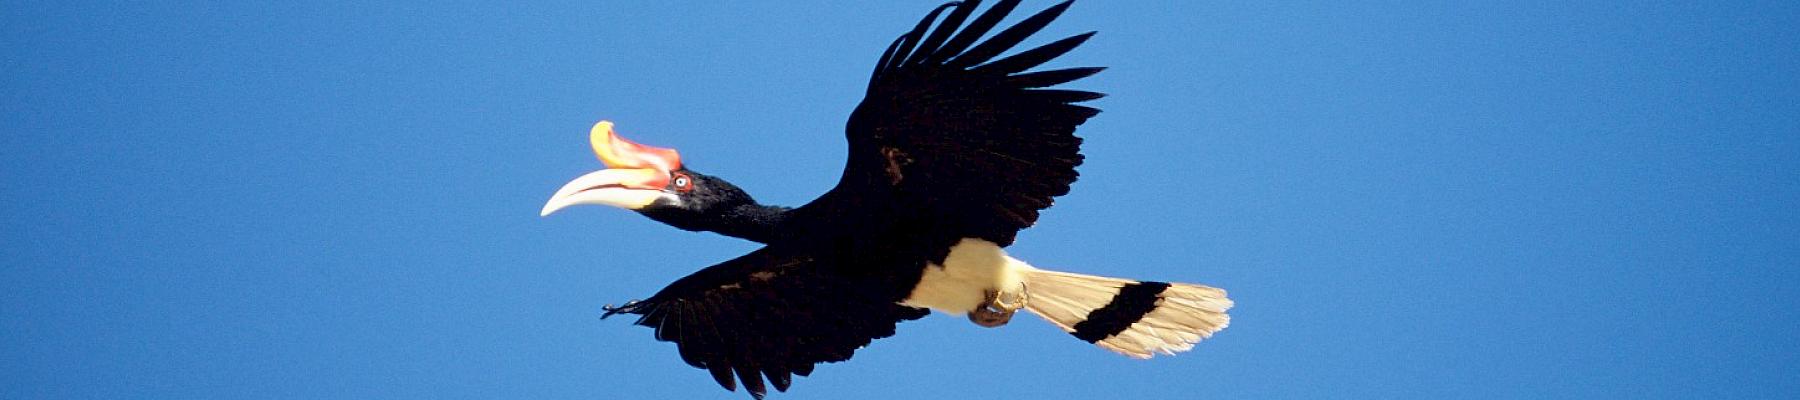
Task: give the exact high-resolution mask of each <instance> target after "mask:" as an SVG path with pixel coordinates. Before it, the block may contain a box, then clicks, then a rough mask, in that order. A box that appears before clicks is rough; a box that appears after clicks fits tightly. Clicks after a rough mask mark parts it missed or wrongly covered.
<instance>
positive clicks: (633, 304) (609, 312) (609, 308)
mask: <svg viewBox="0 0 1800 400" xmlns="http://www.w3.org/2000/svg"><path fill="white" fill-rule="evenodd" d="M638 302H639V301H638V300H631V301H627V302H625V304H624V305H621V306H617V307H615V306H613V305H611V304H607V305H604V306H600V310H601V311H606V313H605V314H600V319H606V317H611V316H613V314H624V313H628V312H631V310H634V309H637V305H638Z"/></svg>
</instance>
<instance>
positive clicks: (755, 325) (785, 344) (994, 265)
mask: <svg viewBox="0 0 1800 400" xmlns="http://www.w3.org/2000/svg"><path fill="white" fill-rule="evenodd" d="M1071 1H1072V0H1071ZM1071 1H1065V2H1062V3H1060V4H1057V5H1055V6H1052V7H1050V8H1048V9H1045V10H1044V11H1041V12H1038V13H1037V14H1035V15H1032V16H1030V17H1028V18H1026V19H1024V20H1022V21H1020V22H1018V23H1017V24H1016V25H1013V26H1012V27H1009V28H1006V29H1004V30H1001V31H1000V32H999V33H996V34H994V35H993V36H992V37H990V38H988V39H986V40H979V39H980V38H981V37H982V36H984V35H986V34H987V33H988V31H989V30H991V29H992V28H994V27H995V26H996V25H997V24H998V23H999V22H1000V21H1001V20H1002V19H1003V18H1004V17H1005V16H1006V15H1007V14H1008V13H1009V12H1011V11H1012V10H1013V9H1014V8H1015V7H1016V6H1018V4H1019V1H1018V0H1002V1H999V2H998V4H995V5H994V6H992V7H989V8H988V9H987V10H986V11H984V12H982V13H981V14H980V15H975V10H976V8H977V6H978V4H977V3H979V1H976V0H968V1H962V2H953V3H949V4H944V5H942V6H939V7H938V8H936V9H934V10H932V11H931V12H930V13H929V14H928V15H926V17H925V18H924V19H923V20H922V21H920V22H919V23H918V25H917V26H915V27H914V28H913V29H912V30H911V31H908V32H906V33H905V34H903V35H901V36H900V37H899V38H898V39H896V40H895V41H894V42H893V43H892V44H891V45H889V46H888V49H887V51H886V52H884V53H883V54H882V56H881V58H880V60H879V61H878V62H877V63H876V66H875V71H874V74H873V76H872V77H871V79H870V81H869V86H868V89H867V92H866V93H865V98H864V99H863V101H862V103H861V104H859V105H858V106H857V107H856V109H855V111H853V112H852V113H851V115H850V121H849V123H848V125H847V127H846V132H845V136H846V138H847V139H848V141H849V146H850V147H849V160H848V161H847V163H846V165H845V167H844V172H843V175H842V177H841V178H840V180H839V181H838V183H837V186H836V187H833V188H832V189H831V190H830V191H828V192H826V193H825V194H824V195H822V196H820V197H819V198H817V199H815V200H813V201H812V202H810V203H807V204H805V205H802V206H800V207H798V208H788V207H780V206H772V205H764V204H760V203H758V202H756V201H755V200H754V199H752V198H751V196H750V195H749V194H748V193H746V192H745V191H744V190H742V189H739V188H738V187H737V186H734V185H732V184H731V183H729V182H726V181H725V180H724V179H720V178H718V177H715V176H710V175H706V174H702V173H699V172H696V171H694V170H693V169H690V168H688V167H687V166H686V165H684V164H683V163H682V160H681V157H680V155H679V153H677V152H676V151H675V150H673V149H665V148H658V147H652V146H646V145H642V144H638V143H634V142H631V141H628V140H625V139H624V138H621V137H619V136H618V134H616V133H615V132H614V129H613V124H612V123H611V122H607V121H602V122H600V123H598V124H595V125H594V127H593V129H592V130H591V132H590V141H591V144H592V146H593V150H594V153H595V154H596V155H597V156H599V158H600V161H601V162H602V163H603V164H605V165H606V167H607V169H602V170H600V171H596V172H593V173H589V174H587V175H583V176H581V177H578V178H575V180H573V181H571V182H569V183H568V184H567V185H565V186H563V187H562V188H561V189H560V190H558V191H557V192H556V194H555V195H554V196H552V197H551V199H550V201H549V202H548V203H547V204H545V205H544V208H543V210H542V212H541V214H542V215H546V216H547V215H549V214H550V213H553V212H556V211H557V210H561V209H563V208H566V207H569V206H573V205H578V204H602V205H609V206H615V207H620V208H625V209H629V210H634V211H636V212H638V213H640V214H642V215H644V216H646V217H649V218H651V219H653V220H656V221H660V222H663V223H665V224H668V225H671V226H674V227H677V228H681V229H685V230H690V231H711V232H716V233H719V234H724V235H728V236H733V237H738V238H743V239H747V240H751V241H755V242H759V243H764V244H766V246H765V247H762V248H761V249H758V250H756V251H753V252H751V253H749V254H746V255H744V256H741V257H738V258H736V259H733V260H730V261H725V262H723V263H720V264H718V265H714V266H711V267H707V268H705V269H702V270H700V271H699V272H695V273H694V274H692V275H689V276H687V277H684V278H681V279H679V280H677V281H675V282H674V283H672V284H670V285H669V286H668V287H666V288H664V289H662V290H661V291H659V292H657V293H656V294H655V295H653V296H650V297H649V298H647V299H643V300H641V301H633V302H629V303H626V304H624V305H622V306H619V307H611V306H609V307H607V309H606V314H605V315H607V316H610V315H615V314H637V315H639V316H640V317H639V318H638V320H637V322H636V323H637V324H639V325H643V326H647V327H651V328H655V330H656V333H655V335H656V339H657V340H661V341H668V342H674V343H675V344H676V348H677V350H678V351H679V353H680V355H681V359H682V360H683V361H685V362H687V363H688V364H689V365H692V366H694V367H697V368H701V369H705V370H707V371H709V372H711V374H712V376H713V378H714V379H715V380H717V381H718V383H719V385H721V386H723V387H725V388H726V389H727V390H732V391H735V390H737V389H736V387H737V385H738V383H739V382H741V383H742V384H743V386H744V387H745V389H746V390H747V391H748V392H749V393H750V394H751V395H752V396H754V397H756V398H761V397H762V396H763V395H764V394H765V393H766V391H767V389H766V386H765V379H766V380H767V384H768V385H772V386H774V387H775V389H776V390H779V391H786V390H787V389H788V387H789V385H790V384H791V383H792V375H801V376H806V375H808V374H810V373H811V372H812V370H813V366H814V364H817V363H821V362H837V361H844V360H847V359H849V358H850V356H851V354H852V353H853V352H854V351H855V350H856V349H858V348H861V347H863V346H865V345H868V344H869V343H870V341H871V340H873V339H878V338H883V337H887V336H891V335H893V334H894V327H895V324H897V323H898V322H900V321H905V320H913V319H918V318H921V317H924V316H925V315H926V314H928V311H927V309H935V310H938V311H941V312H945V313H949V314H966V315H967V316H968V318H969V319H970V320H971V321H973V322H975V323H976V324H979V325H981V326H986V327H998V326H1001V325H1005V324H1006V323H1007V322H1009V321H1010V320H1011V318H1012V315H1013V313H1014V312H1015V311H1017V310H1020V309H1024V310H1027V311H1030V312H1031V313H1033V314H1036V315H1038V316H1040V317H1043V318H1044V319H1045V320H1046V321H1049V322H1050V323H1051V324H1052V325H1055V326H1056V327H1058V328H1061V329H1062V330H1064V331H1066V332H1069V333H1071V334H1073V335H1074V336H1075V337H1076V338H1079V339H1081V340H1084V341H1087V342H1089V343H1093V344H1096V345H1099V346H1100V347H1102V348H1105V349H1107V350H1112V351H1115V352H1118V353H1122V354H1125V355H1128V356H1132V357H1136V358H1149V357H1150V356H1151V355H1153V354H1155V353H1164V354H1173V353H1175V352H1180V351H1185V350H1188V349H1191V348H1192V347H1193V345H1194V343H1196V342H1199V341H1200V340H1201V339H1204V338H1207V337H1210V336H1212V334H1213V333H1214V332H1217V331H1218V330H1220V329H1223V328H1225V326H1226V324H1227V323H1228V322H1229V320H1230V319H1229V317H1228V316H1227V315H1226V313H1225V312H1226V310H1227V309H1229V308H1231V305H1232V302H1231V300H1229V299H1227V298H1226V297H1225V291H1223V290H1219V289H1215V288H1211V287H1206V286H1200V285H1191V284H1182V283H1166V282H1153V281H1136V280H1129V279H1118V278H1107V277H1098V276H1089V275H1082V274H1073V273H1067V272H1055V271H1050V270H1044V269H1038V268H1035V267H1033V266H1031V265H1029V264H1026V263H1025V262H1023V261H1020V260H1018V259H1016V258H1013V257H1011V256H1008V255H1007V253H1006V252H1005V251H1004V250H1002V248H1004V247H1006V246H1008V245H1011V244H1012V243H1013V238H1014V235H1015V234H1017V233H1018V231H1019V230H1020V229H1024V228H1026V227H1028V226H1031V225H1032V224H1033V223H1034V222H1035V221H1036V220H1037V218H1038V211H1039V210H1042V209H1044V208H1046V207H1049V206H1050V204H1051V200H1052V199H1053V198H1055V197H1057V196H1061V195H1063V194H1066V193H1068V191H1069V185H1070V184H1071V183H1073V182H1074V181H1075V178H1076V172H1075V167H1076V166H1077V165H1080V164H1081V162H1082V155H1081V153H1080V144H1081V139H1080V138H1078V137H1076V136H1075V135H1074V132H1075V127H1076V126H1077V125H1080V124H1082V123H1083V122H1085V121H1086V120H1087V119H1088V118H1090V117H1093V116H1094V115H1095V114H1098V113H1099V111H1098V110H1096V109H1094V108H1091V107H1087V106H1083V105H1080V104H1078V103H1082V102H1085V101H1088V100H1093V99H1097V98H1100V97H1101V96H1102V95H1101V94H1099V93H1093V92H1087V91H1078V90H1067V89H1055V88H1053V87H1056V86H1058V85H1061V84H1064V83H1068V82H1071V81H1075V80H1077V79H1081V78H1085V77H1088V76H1090V75H1093V74H1095V73H1097V72H1099V71H1100V70H1101V68H1067V69H1056V70H1046V71H1036V72H1026V71H1027V70H1028V69H1032V68H1033V67H1036V66H1038V65H1040V64H1043V63H1044V62H1047V61H1049V60H1051V59H1054V58H1056V57H1058V56H1060V55H1062V54H1064V53H1066V52H1068V51H1069V50H1071V49H1074V48H1075V47H1076V46H1078V45H1080V44H1082V43H1083V42H1084V41H1086V40H1087V39H1088V38H1089V37H1090V36H1092V35H1093V32H1088V33H1084V34H1080V35H1075V36H1072V37H1068V38H1064V39H1061V40H1056V41H1053V42H1050V43H1048V44H1045V45H1043V46H1039V47H1036V48H1032V49H1029V50H1025V51H1021V52H1018V53H1016V54H1013V55H1010V56H1007V57H1004V58H999V59H995V57H996V56H999V55H1000V54H1001V53H1003V52H1006V51H1007V50H1008V49H1010V48H1012V47H1013V46H1014V45H1017V44H1019V42H1021V41H1022V40H1024V39H1026V38H1027V37H1028V36H1031V35H1032V34H1034V33H1036V32H1037V31H1038V30H1040V29H1042V28H1043V27H1044V26H1045V25H1047V24H1049V23H1050V21H1051V20H1054V19H1055V18H1056V17H1057V16H1059V15H1061V14H1062V13H1063V11H1064V10H1066V9H1067V8H1068V7H1069V5H1070V2H1071ZM946 11H947V12H948V13H945V12H946ZM940 15H942V16H943V19H942V20H939V19H938V17H939V16H940ZM971 16H973V19H970V17H971ZM933 22H937V23H936V24H935V25H934V24H933ZM965 22H967V24H966V25H965V24H964V23H965ZM959 27H960V28H961V29H960V30H958V28H959ZM978 41H979V43H978Z"/></svg>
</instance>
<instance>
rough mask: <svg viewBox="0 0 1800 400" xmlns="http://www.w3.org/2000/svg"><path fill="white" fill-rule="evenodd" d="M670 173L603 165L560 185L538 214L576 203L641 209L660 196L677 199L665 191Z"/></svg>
mask: <svg viewBox="0 0 1800 400" xmlns="http://www.w3.org/2000/svg"><path fill="white" fill-rule="evenodd" d="M668 182H669V174H667V173H664V172H662V171H657V170H654V169H603V170H599V171H594V172H590V173H588V174H587V175H582V176H581V177H579V178H575V180H572V181H569V183H568V184H566V185H563V187H562V189H557V190H556V194H555V195H552V196H550V202H548V203H544V209H543V211H540V212H539V213H538V216H548V215H550V213H553V212H556V211H557V210H561V209H564V208H568V207H569V206H573V205H577V204H600V205H608V206H613V207H618V208H623V209H627V210H638V209H641V208H644V207H648V206H650V205H651V204H654V203H656V201H657V200H659V199H665V198H666V199H668V200H670V201H676V200H678V199H677V198H676V197H675V194H674V193H669V192H665V191H663V188H664V187H666V186H668Z"/></svg>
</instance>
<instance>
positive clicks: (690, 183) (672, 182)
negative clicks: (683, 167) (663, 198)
mask: <svg viewBox="0 0 1800 400" xmlns="http://www.w3.org/2000/svg"><path fill="white" fill-rule="evenodd" d="M669 186H670V187H674V188H675V191H678V192H682V193H687V192H688V191H690V190H694V178H693V177H691V176H688V174H684V173H680V172H676V173H675V176H674V177H673V178H670V179H669Z"/></svg>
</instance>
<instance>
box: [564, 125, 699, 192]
mask: <svg viewBox="0 0 1800 400" xmlns="http://www.w3.org/2000/svg"><path fill="white" fill-rule="evenodd" d="M588 141H589V142H590V143H591V144H592V145H593V146H594V155H595V156H597V157H599V158H600V162H601V163H603V164H606V166H607V169H603V170H599V171H594V172H591V173H588V174H587V175H582V176H581V177H578V178H575V180H572V181H569V183H567V184H564V185H563V187H562V188H561V189H557V190H556V194H555V195H552V196H550V201H549V202H548V203H544V209H543V210H542V211H539V213H538V215H539V216H548V215H550V213H554V212H556V211H557V210H561V209H564V208H568V207H569V206H573V205H577V204H600V205H608V206H613V207H619V208H623V209H627V210H639V209H643V208H644V207H648V206H650V205H651V204H655V203H656V202H657V201H658V200H666V201H668V202H679V201H680V200H681V199H680V198H679V197H677V196H676V195H675V194H674V193H671V192H669V191H667V190H666V189H667V188H668V186H669V176H670V172H671V171H674V170H677V169H680V168H681V155H680V154H679V153H676V152H675V150H674V149H665V148H661V147H654V146H645V145H641V144H637V143H634V142H632V141H629V140H625V138H622V137H619V135H618V134H617V133H614V132H613V123H612V122H611V121H600V123H598V124H594V128H593V130H591V131H590V132H589V135H588Z"/></svg>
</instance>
